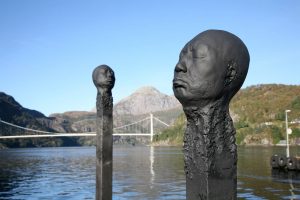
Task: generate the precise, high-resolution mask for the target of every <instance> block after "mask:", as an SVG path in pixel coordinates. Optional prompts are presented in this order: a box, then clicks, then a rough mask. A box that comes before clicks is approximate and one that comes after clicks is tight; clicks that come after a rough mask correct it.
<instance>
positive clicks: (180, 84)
mask: <svg viewBox="0 0 300 200" xmlns="http://www.w3.org/2000/svg"><path fill="white" fill-rule="evenodd" d="M186 85H187V83H186V82H185V81H184V80H182V79H179V78H176V79H174V80H173V87H174V88H175V89H176V88H186Z"/></svg>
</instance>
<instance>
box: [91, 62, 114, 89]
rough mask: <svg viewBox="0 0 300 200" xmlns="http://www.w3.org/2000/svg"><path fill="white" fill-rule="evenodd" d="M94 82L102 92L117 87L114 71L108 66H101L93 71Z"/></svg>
mask: <svg viewBox="0 0 300 200" xmlns="http://www.w3.org/2000/svg"><path fill="white" fill-rule="evenodd" d="M93 82H94V84H95V86H96V87H97V88H98V90H99V89H102V90H111V89H112V88H113V87H114V85H115V75H114V71H113V70H112V69H111V68H110V67H109V66H107V65H100V66H98V67H97V68H96V69H95V70H94V71H93Z"/></svg>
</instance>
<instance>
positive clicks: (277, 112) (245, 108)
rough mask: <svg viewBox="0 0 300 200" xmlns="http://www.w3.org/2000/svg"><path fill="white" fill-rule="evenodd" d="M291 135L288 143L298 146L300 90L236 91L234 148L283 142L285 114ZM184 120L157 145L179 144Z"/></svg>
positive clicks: (253, 88)
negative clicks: (236, 146)
mask: <svg viewBox="0 0 300 200" xmlns="http://www.w3.org/2000/svg"><path fill="white" fill-rule="evenodd" d="M287 109H289V110H291V112H290V113H288V119H289V122H290V123H289V127H290V128H292V130H293V133H292V135H291V136H290V137H291V143H293V144H296V143H297V144H299V143H300V139H298V138H300V86H296V85H277V84H269V85H256V86H251V87H248V88H245V89H242V90H240V91H239V92H238V93H237V95H236V96H235V97H234V98H233V100H232V101H231V104H230V112H231V116H232V118H233V120H234V124H235V127H236V131H237V135H236V139H237V144H240V145H273V144H277V143H278V142H279V141H280V140H284V139H285V135H286V133H285V110H287ZM184 128H185V116H184V115H183V114H182V115H181V116H180V117H179V118H178V119H177V121H176V122H175V123H174V126H173V127H171V128H169V129H166V130H165V131H163V133H162V134H161V135H159V136H157V137H156V138H155V139H156V143H158V144H166V143H168V144H175V145H176V144H177V145H181V144H182V136H183V131H184Z"/></svg>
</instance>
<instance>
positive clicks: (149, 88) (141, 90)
mask: <svg viewBox="0 0 300 200" xmlns="http://www.w3.org/2000/svg"><path fill="white" fill-rule="evenodd" d="M149 92H156V93H160V92H159V91H158V90H157V89H156V88H155V87H153V86H144V87H141V88H139V89H138V90H136V91H135V93H149Z"/></svg>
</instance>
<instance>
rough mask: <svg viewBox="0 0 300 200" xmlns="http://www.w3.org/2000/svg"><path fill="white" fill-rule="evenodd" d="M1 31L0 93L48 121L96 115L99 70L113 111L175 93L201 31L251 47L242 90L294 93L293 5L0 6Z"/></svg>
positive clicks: (298, 43)
mask: <svg viewBox="0 0 300 200" xmlns="http://www.w3.org/2000/svg"><path fill="white" fill-rule="evenodd" d="M0 26H1V31H0V86H1V87H0V91H3V92H5V93H7V94H9V95H12V96H13V97H15V99H16V100H17V101H19V103H21V104H22V105H23V106H25V107H28V108H31V109H36V110H39V111H41V112H43V113H44V114H46V115H48V114H51V113H55V112H64V111H70V110H90V109H92V108H93V107H94V106H95V98H96V88H95V87H94V85H93V83H92V79H91V74H92V71H93V69H94V68H95V67H96V66H98V65H100V64H107V65H109V66H110V67H112V68H113V69H114V71H115V75H116V84H115V88H114V89H113V95H114V99H115V102H117V101H118V100H120V99H122V98H124V97H125V96H128V95H130V94H131V93H132V92H134V91H135V90H136V89H138V88H139V87H141V86H146V85H151V86H154V87H156V88H157V89H159V90H160V91H161V92H164V93H166V94H172V78H173V70H174V66H175V64H176V63H177V61H178V55H179V52H180V50H181V48H182V47H183V46H184V44H185V43H186V42H188V41H189V40H190V39H192V38H193V37H194V36H195V35H197V34H198V33H200V32H202V31H204V30H207V29H222V30H227V31H229V32H232V33H234V34H236V35H237V36H239V37H240V38H241V39H242V40H243V41H244V43H245V44H246V45H247V47H248V50H249V52H250V56H251V61H250V68H249V73H248V76H247V79H246V81H245V83H244V86H243V87H247V86H250V85H254V84H263V83H282V84H294V85H295V84H297V85H299V84H300V1H296V0H295V1H292V0H285V1H283V0H277V1H274V0H264V1H261V0H251V1H232V0H228V1H204V0H195V1H191V0H187V1H182V0H181V1H179V0H151V1H141V0H128V1H121V0H119V1H115V0H109V1H108V0H106V1H104V0H99V1H91V0H86V1H83V0H80V1H79V0H42V1H41V0H26V1H23V0H1V1H0Z"/></svg>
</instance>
